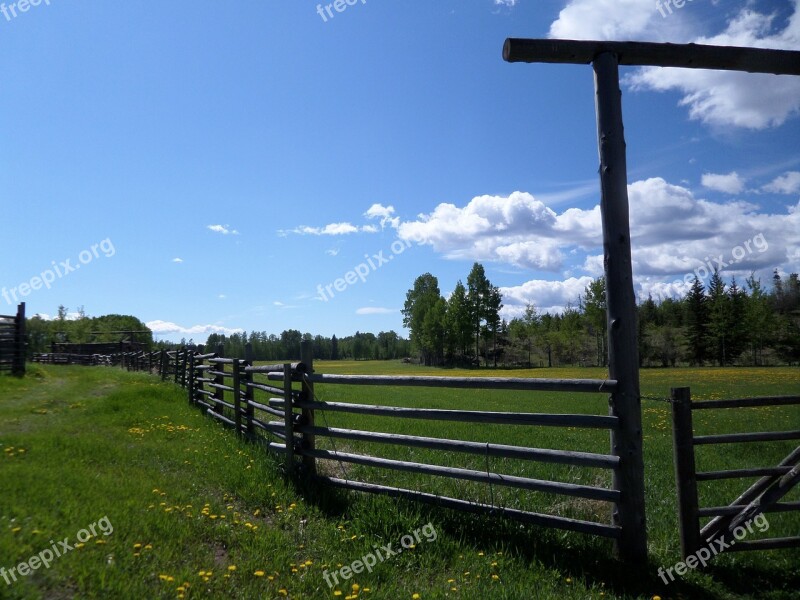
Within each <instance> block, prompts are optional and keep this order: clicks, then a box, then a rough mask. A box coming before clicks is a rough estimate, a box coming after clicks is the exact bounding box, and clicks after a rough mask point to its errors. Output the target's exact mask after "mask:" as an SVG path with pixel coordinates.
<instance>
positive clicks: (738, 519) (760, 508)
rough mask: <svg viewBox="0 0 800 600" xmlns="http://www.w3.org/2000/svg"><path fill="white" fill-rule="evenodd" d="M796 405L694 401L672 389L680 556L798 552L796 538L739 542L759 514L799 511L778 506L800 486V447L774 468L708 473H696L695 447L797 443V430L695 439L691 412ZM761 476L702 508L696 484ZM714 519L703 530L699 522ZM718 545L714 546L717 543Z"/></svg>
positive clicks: (795, 400)
mask: <svg viewBox="0 0 800 600" xmlns="http://www.w3.org/2000/svg"><path fill="white" fill-rule="evenodd" d="M792 404H800V396H782V397H776V398H743V399H740V400H716V401H709V402H692V401H691V395H690V392H689V388H674V389H673V390H672V432H673V441H674V450H675V478H676V484H677V490H678V504H679V522H680V530H681V531H680V533H681V551H682V553H683V556H684V558H686V557H688V556H690V555H692V554H694V553H696V552H697V551H698V550H699V549H700V548H701V547H702V546H706V545H710V544H714V546H713V548H714V550H715V552H714V553H715V554H716V551H723V550H724V551H730V552H737V551H743V550H774V549H779V548H800V536H794V537H783V538H767V539H762V540H752V541H743V540H742V538H743V537H744V536H743V535H742V536H741V537H740V536H739V535H737V534H738V533H739V532H741V531H742V530H743V527H744V524H746V523H747V522H748V521H750V520H751V519H754V518H755V517H757V516H758V515H760V514H762V513H769V512H787V511H797V510H800V502H780V500H781V498H783V497H784V496H785V495H786V494H787V493H789V491H790V490H791V489H792V488H794V487H795V486H796V485H797V484H798V482H800V446H798V447H797V448H795V449H794V451H792V452H791V453H790V454H789V455H788V456H787V457H786V458H784V459H783V460H782V461H781V462H780V464H778V465H777V466H765V467H755V468H749V469H732V470H727V471H706V472H701V473H698V472H697V471H696V469H695V446H700V445H708V444H733V443H747V442H770V441H784V440H798V439H800V431H796V430H795V431H770V432H750V433H727V434H719V435H702V436H695V435H694V430H693V425H692V411H694V410H734V409H737V408H752V407H762V406H786V405H792ZM746 477H760V479H759V480H758V481H756V482H755V483H754V484H753V485H751V486H750V487H749V488H747V489H746V490H745V491H744V492H743V493H742V494H741V495H740V496H739V497H738V498H736V499H735V500H734V501H733V502H731V504H730V505H728V506H715V507H707V508H700V506H699V501H698V496H697V482H698V481H718V480H721V479H732V478H746ZM703 517H713V518H712V519H711V521H709V522H708V523H707V524H706V525H705V526H704V527H702V529H701V528H700V519H701V518H703ZM715 542H716V543H715Z"/></svg>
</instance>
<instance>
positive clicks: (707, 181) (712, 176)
mask: <svg viewBox="0 0 800 600" xmlns="http://www.w3.org/2000/svg"><path fill="white" fill-rule="evenodd" d="M701 183H702V184H703V187H707V188H708V189H710V190H716V191H718V192H725V193H726V194H740V193H741V192H742V191H743V190H744V184H745V180H744V179H743V178H742V177H741V176H740V175H739V174H738V173H737V172H736V171H731V172H730V173H728V174H727V175H722V174H718V173H703V177H702V180H701Z"/></svg>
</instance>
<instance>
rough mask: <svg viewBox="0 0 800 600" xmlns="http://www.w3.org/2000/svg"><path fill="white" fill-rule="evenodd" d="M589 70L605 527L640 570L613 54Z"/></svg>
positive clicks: (630, 308)
mask: <svg viewBox="0 0 800 600" xmlns="http://www.w3.org/2000/svg"><path fill="white" fill-rule="evenodd" d="M592 66H593V68H594V75H595V94H596V110H597V141H598V146H599V154H600V188H601V196H600V214H601V218H602V223H603V258H604V260H603V262H604V267H605V281H606V306H607V310H606V312H607V323H608V371H609V377H610V378H611V379H616V380H617V382H618V383H617V388H616V389H615V390H614V392H613V393H612V394H611V398H610V401H609V402H610V413H611V414H612V415H613V416H615V417H617V418H618V419H619V425H618V427H617V428H616V429H614V430H612V432H611V451H612V453H613V454H614V455H616V456H618V457H619V458H620V464H619V468H618V469H616V470H614V476H613V480H614V489H616V490H618V491H619V492H620V494H621V497H620V500H619V502H618V503H617V504H616V507H615V510H614V517H613V520H614V523H615V524H616V525H619V526H620V527H621V528H622V535H621V537H620V538H619V540H616V541H615V553H616V554H617V556H619V558H621V559H622V560H625V561H627V562H631V563H643V562H646V561H647V527H646V519H645V503H644V458H643V453H642V412H641V398H640V396H639V350H638V348H637V345H636V343H637V341H636V297H635V295H634V292H633V272H632V268H631V236H630V225H629V220H630V218H629V211H628V172H627V159H626V154H625V152H626V149H625V135H624V128H623V123H622V99H621V97H622V92H621V90H620V87H619V61H618V58H617V55H616V54H613V53H611V52H603V53H601V54H599V55H597V56H595V57H594V61H593V62H592Z"/></svg>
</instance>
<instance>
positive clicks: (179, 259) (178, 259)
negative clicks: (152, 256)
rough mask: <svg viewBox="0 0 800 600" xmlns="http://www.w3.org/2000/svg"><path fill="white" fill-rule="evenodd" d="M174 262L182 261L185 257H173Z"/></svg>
mask: <svg viewBox="0 0 800 600" xmlns="http://www.w3.org/2000/svg"><path fill="white" fill-rule="evenodd" d="M172 262H174V263H182V262H183V259H182V258H179V257H177V256H176V257H175V258H173V259H172Z"/></svg>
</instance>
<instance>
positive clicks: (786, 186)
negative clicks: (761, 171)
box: [762, 171, 800, 194]
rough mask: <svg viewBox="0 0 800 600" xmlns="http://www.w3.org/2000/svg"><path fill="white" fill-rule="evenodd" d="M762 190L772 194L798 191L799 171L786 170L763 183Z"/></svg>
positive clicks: (799, 191)
mask: <svg viewBox="0 0 800 600" xmlns="http://www.w3.org/2000/svg"><path fill="white" fill-rule="evenodd" d="M762 190H764V191H765V192H771V193H773V194H797V193H800V171H787V172H786V173H784V174H783V175H781V176H779V177H776V178H775V179H773V180H772V182H771V183H768V184H767V185H765V186H764V187H763V188H762Z"/></svg>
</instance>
